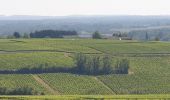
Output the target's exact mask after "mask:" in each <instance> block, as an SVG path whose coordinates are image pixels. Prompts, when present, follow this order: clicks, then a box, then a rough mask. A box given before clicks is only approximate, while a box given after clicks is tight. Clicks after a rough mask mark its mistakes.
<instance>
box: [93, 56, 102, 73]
mask: <svg viewBox="0 0 170 100" xmlns="http://www.w3.org/2000/svg"><path fill="white" fill-rule="evenodd" d="M92 62H93V64H92V65H93V74H95V75H96V74H98V73H100V65H101V64H100V57H99V56H94V57H93V59H92Z"/></svg>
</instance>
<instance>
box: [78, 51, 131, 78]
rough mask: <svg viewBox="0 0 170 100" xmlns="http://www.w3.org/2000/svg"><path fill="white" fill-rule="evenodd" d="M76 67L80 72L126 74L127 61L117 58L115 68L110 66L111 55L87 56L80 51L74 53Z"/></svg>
mask: <svg viewBox="0 0 170 100" xmlns="http://www.w3.org/2000/svg"><path fill="white" fill-rule="evenodd" d="M75 58H76V59H75V61H76V69H77V72H78V73H80V74H92V75H98V74H114V73H115V74H128V69H129V61H128V60H127V59H123V60H118V61H117V63H116V66H115V68H114V67H113V66H112V62H111V59H112V58H111V57H109V56H108V55H106V56H104V57H101V56H87V55H84V54H82V53H80V54H76V57H75Z"/></svg>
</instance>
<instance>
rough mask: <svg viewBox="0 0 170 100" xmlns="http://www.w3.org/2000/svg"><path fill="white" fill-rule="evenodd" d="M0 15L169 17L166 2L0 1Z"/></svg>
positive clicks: (128, 0) (131, 0)
mask: <svg viewBox="0 0 170 100" xmlns="http://www.w3.org/2000/svg"><path fill="white" fill-rule="evenodd" d="M0 15H7V16H9V15H41V16H67V15H170V0H0Z"/></svg>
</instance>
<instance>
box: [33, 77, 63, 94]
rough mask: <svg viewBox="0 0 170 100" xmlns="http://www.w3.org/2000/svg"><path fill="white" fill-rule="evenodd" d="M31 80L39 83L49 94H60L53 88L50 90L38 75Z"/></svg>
mask: <svg viewBox="0 0 170 100" xmlns="http://www.w3.org/2000/svg"><path fill="white" fill-rule="evenodd" d="M32 76H33V78H34V79H35V80H36V81H37V82H38V83H40V84H41V85H42V86H43V87H45V88H46V89H47V90H48V91H49V92H50V93H51V94H54V95H57V94H60V93H59V92H58V91H55V90H54V89H53V88H51V87H50V86H49V85H48V84H47V83H46V82H45V81H44V80H42V79H41V78H40V77H39V76H38V75H35V74H34V75H32Z"/></svg>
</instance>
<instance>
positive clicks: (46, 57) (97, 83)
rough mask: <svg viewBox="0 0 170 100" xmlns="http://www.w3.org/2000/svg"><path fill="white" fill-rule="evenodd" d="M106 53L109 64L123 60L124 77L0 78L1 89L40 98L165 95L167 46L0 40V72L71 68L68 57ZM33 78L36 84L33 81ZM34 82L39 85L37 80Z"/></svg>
mask: <svg viewBox="0 0 170 100" xmlns="http://www.w3.org/2000/svg"><path fill="white" fill-rule="evenodd" d="M79 52H81V53H84V54H87V55H99V56H100V55H104V54H109V55H110V56H111V57H112V65H115V62H116V60H117V59H124V58H126V59H128V60H129V61H130V69H129V73H128V74H124V75H121V74H109V75H95V76H94V75H79V74H76V73H63V72H58V73H41V74H40V73H38V74H35V75H36V77H33V76H34V74H10V73H8V74H4V73H0V85H1V87H8V88H15V87H23V86H29V87H32V88H34V89H35V90H37V91H39V92H43V93H44V94H46V95H48V94H53V93H50V91H49V88H50V89H52V91H56V92H57V93H58V94H62V95H76V94H77V95H99V94H100V95H110V94H113V95H120V94H170V78H169V77H170V43H169V42H144V41H116V40H92V39H0V71H13V70H19V69H22V68H36V67H38V66H40V65H42V64H44V65H46V66H44V67H46V68H50V67H55V68H72V67H75V61H74V54H75V53H79ZM36 78H37V79H36ZM37 80H39V81H37Z"/></svg>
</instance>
